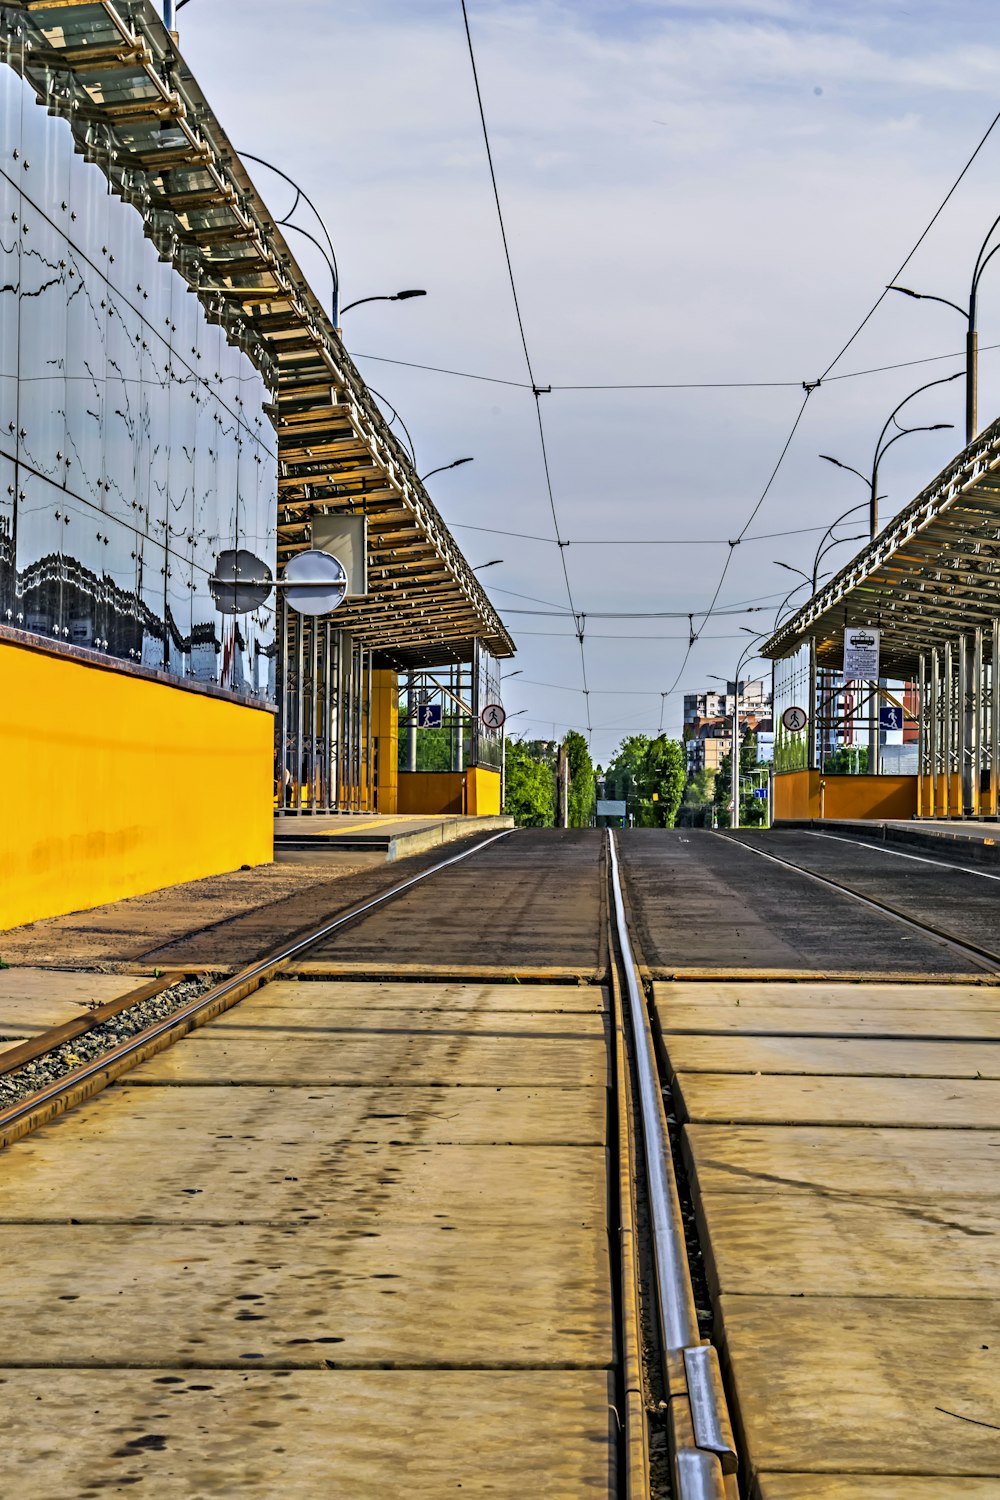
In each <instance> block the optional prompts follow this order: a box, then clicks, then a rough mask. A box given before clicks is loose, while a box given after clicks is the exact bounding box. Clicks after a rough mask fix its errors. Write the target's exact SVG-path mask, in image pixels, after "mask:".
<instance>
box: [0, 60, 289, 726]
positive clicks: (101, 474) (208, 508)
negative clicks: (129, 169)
mask: <svg viewBox="0 0 1000 1500" xmlns="http://www.w3.org/2000/svg"><path fill="white" fill-rule="evenodd" d="M268 399H269V393H268V390H267V388H266V386H265V384H264V381H263V379H262V377H261V375H260V373H259V372H258V370H257V369H256V368H255V367H254V365H253V364H252V363H251V361H250V360H249V358H248V357H247V356H246V354H245V353H243V352H242V351H241V350H240V349H238V348H236V347H235V346H234V345H232V344H231V343H229V342H228V340H227V337H226V333H225V330H224V329H223V327H222V326H220V325H219V324H216V323H212V322H210V321H209V319H208V317H207V316H206V314H205V311H204V309H203V307H202V305H201V303H200V302H199V300H198V298H197V296H196V295H195V294H194V293H193V292H192V291H191V290H190V289H189V288H188V285H187V283H186V282H185V280H184V279H183V277H182V276H181V275H180V274H179V273H178V272H177V271H176V270H175V269H174V268H173V266H172V265H171V264H170V263H168V262H165V261H164V260H161V259H160V258H159V256H158V253H157V250H156V248H155V246H154V245H153V244H152V243H151V241H150V240H148V239H147V238H146V237H145V235H144V233H143V221H142V218H141V216H140V214H139V212H138V211H137V210H136V209H135V208H133V207H131V206H130V205H128V204H127V203H124V202H122V201H121V200H120V199H119V198H117V197H115V196H114V195H113V194H112V193H111V191H110V189H109V185H108V180H107V177H106V176H105V173H104V172H103V171H102V170H101V167H100V166H99V165H98V164H96V163H93V162H88V161H85V160H84V158H83V157H82V156H81V155H80V154H79V153H78V152H77V151H76V150H75V149H74V139H73V135H72V133H71V131H70V128H69V126H68V124H67V123H66V122H65V121H64V120H61V119H58V118H55V117H53V116H52V115H50V114H49V113H48V111H47V110H46V109H45V108H43V107H42V106H41V105H40V104H39V103H38V102H37V99H36V96H35V93H34V91H33V90H32V89H31V88H29V87H28V86H27V85H26V84H24V83H23V82H22V81H21V79H20V78H19V76H18V74H17V72H16V71H15V70H14V69H13V68H11V67H9V66H5V65H2V64H0V621H3V622H4V623H6V624H8V625H11V626H13V627H14V628H16V629H19V630H25V631H30V632H33V633H36V634H38V635H40V636H44V637H46V638H47V639H48V640H59V641H62V642H67V643H70V644H72V645H75V646H78V647H84V648H87V649H89V650H91V651H98V652H100V653H101V654H103V655H105V656H108V657H113V658H117V659H119V660H121V661H124V662H131V663H136V664H142V665H145V666H147V667H152V668H156V669H159V670H162V671H166V672H168V673H170V674H171V675H172V676H174V677H176V678H178V679H183V680H186V681H187V680H191V679H196V680H198V681H201V682H209V683H217V684H219V685H221V686H224V687H227V688H231V689H233V690H235V691H237V692H240V693H244V694H248V695H251V696H254V697H258V698H271V697H273V696H274V688H275V644H274V641H275V622H274V596H273V594H272V595H271V598H270V599H269V601H268V603H267V605H266V606H264V607H262V608H260V609H258V610H256V611H255V612H253V613H252V614H246V615H240V616H236V617H226V616H223V615H220V614H219V613H218V612H217V611H216V609H215V605H214V602H213V599H212V596H211V593H210V591H209V586H208V580H209V578H210V577H211V576H212V574H213V571H214V567H215V560H216V558H217V556H218V554H219V552H220V551H223V550H225V549H228V548H246V549H248V550H249V551H251V552H253V553H254V554H256V556H257V557H259V558H261V559H262V560H263V561H264V562H265V563H266V564H267V566H268V567H269V568H270V569H271V572H272V574H273V573H274V571H275V552H276V541H275V525H276V503H275V501H276V493H277V458H276V441H275V433H274V429H273V427H272V425H271V422H270V420H269V418H268V416H267V414H266V412H265V409H264V408H265V403H266V402H267V401H268Z"/></svg>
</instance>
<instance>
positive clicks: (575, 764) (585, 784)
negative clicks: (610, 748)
mask: <svg viewBox="0 0 1000 1500" xmlns="http://www.w3.org/2000/svg"><path fill="white" fill-rule="evenodd" d="M563 747H564V749H565V751H566V759H567V761H568V763H569V795H568V797H567V804H568V809H567V810H568V821H569V826H570V828H589V827H590V820H591V817H592V816H593V813H594V791H595V781H594V767H593V763H592V762H591V759H590V751H589V750H588V748H587V741H586V740H585V739H584V737H583V735H582V734H578V733H577V732H576V730H575V729H571V730H570V731H569V733H568V734H567V735H566V738H565V739H564V740H563Z"/></svg>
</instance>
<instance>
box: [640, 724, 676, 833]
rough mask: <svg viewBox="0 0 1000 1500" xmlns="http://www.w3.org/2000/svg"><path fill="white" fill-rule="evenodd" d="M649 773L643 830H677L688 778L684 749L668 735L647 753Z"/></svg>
mask: <svg viewBox="0 0 1000 1500" xmlns="http://www.w3.org/2000/svg"><path fill="white" fill-rule="evenodd" d="M645 773H646V774H645V786H646V792H647V794H648V798H649V801H648V802H644V804H643V814H644V816H643V826H645V827H647V828H673V826H674V823H675V822H676V821H677V811H678V808H679V807H680V805H681V798H682V797H683V795H684V782H685V780H686V778H687V764H686V756H685V754H684V746H683V745H682V744H680V742H679V741H678V740H668V739H667V737H666V735H665V734H661V735H659V736H657V738H656V739H655V740H653V741H652V742H651V744H650V746H649V748H648V750H647V751H646V759H645ZM636 821H638V819H637V820H636Z"/></svg>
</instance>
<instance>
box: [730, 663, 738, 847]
mask: <svg viewBox="0 0 1000 1500" xmlns="http://www.w3.org/2000/svg"><path fill="white" fill-rule="evenodd" d="M733 686H734V687H735V689H736V693H735V695H734V697H733V748H732V750H731V752H730V754H731V757H732V770H733V776H732V783H733V815H732V817H731V818H730V820H729V826H730V828H739V826H740V684H739V676H737V680H736V681H735V682H734V684H733Z"/></svg>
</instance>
